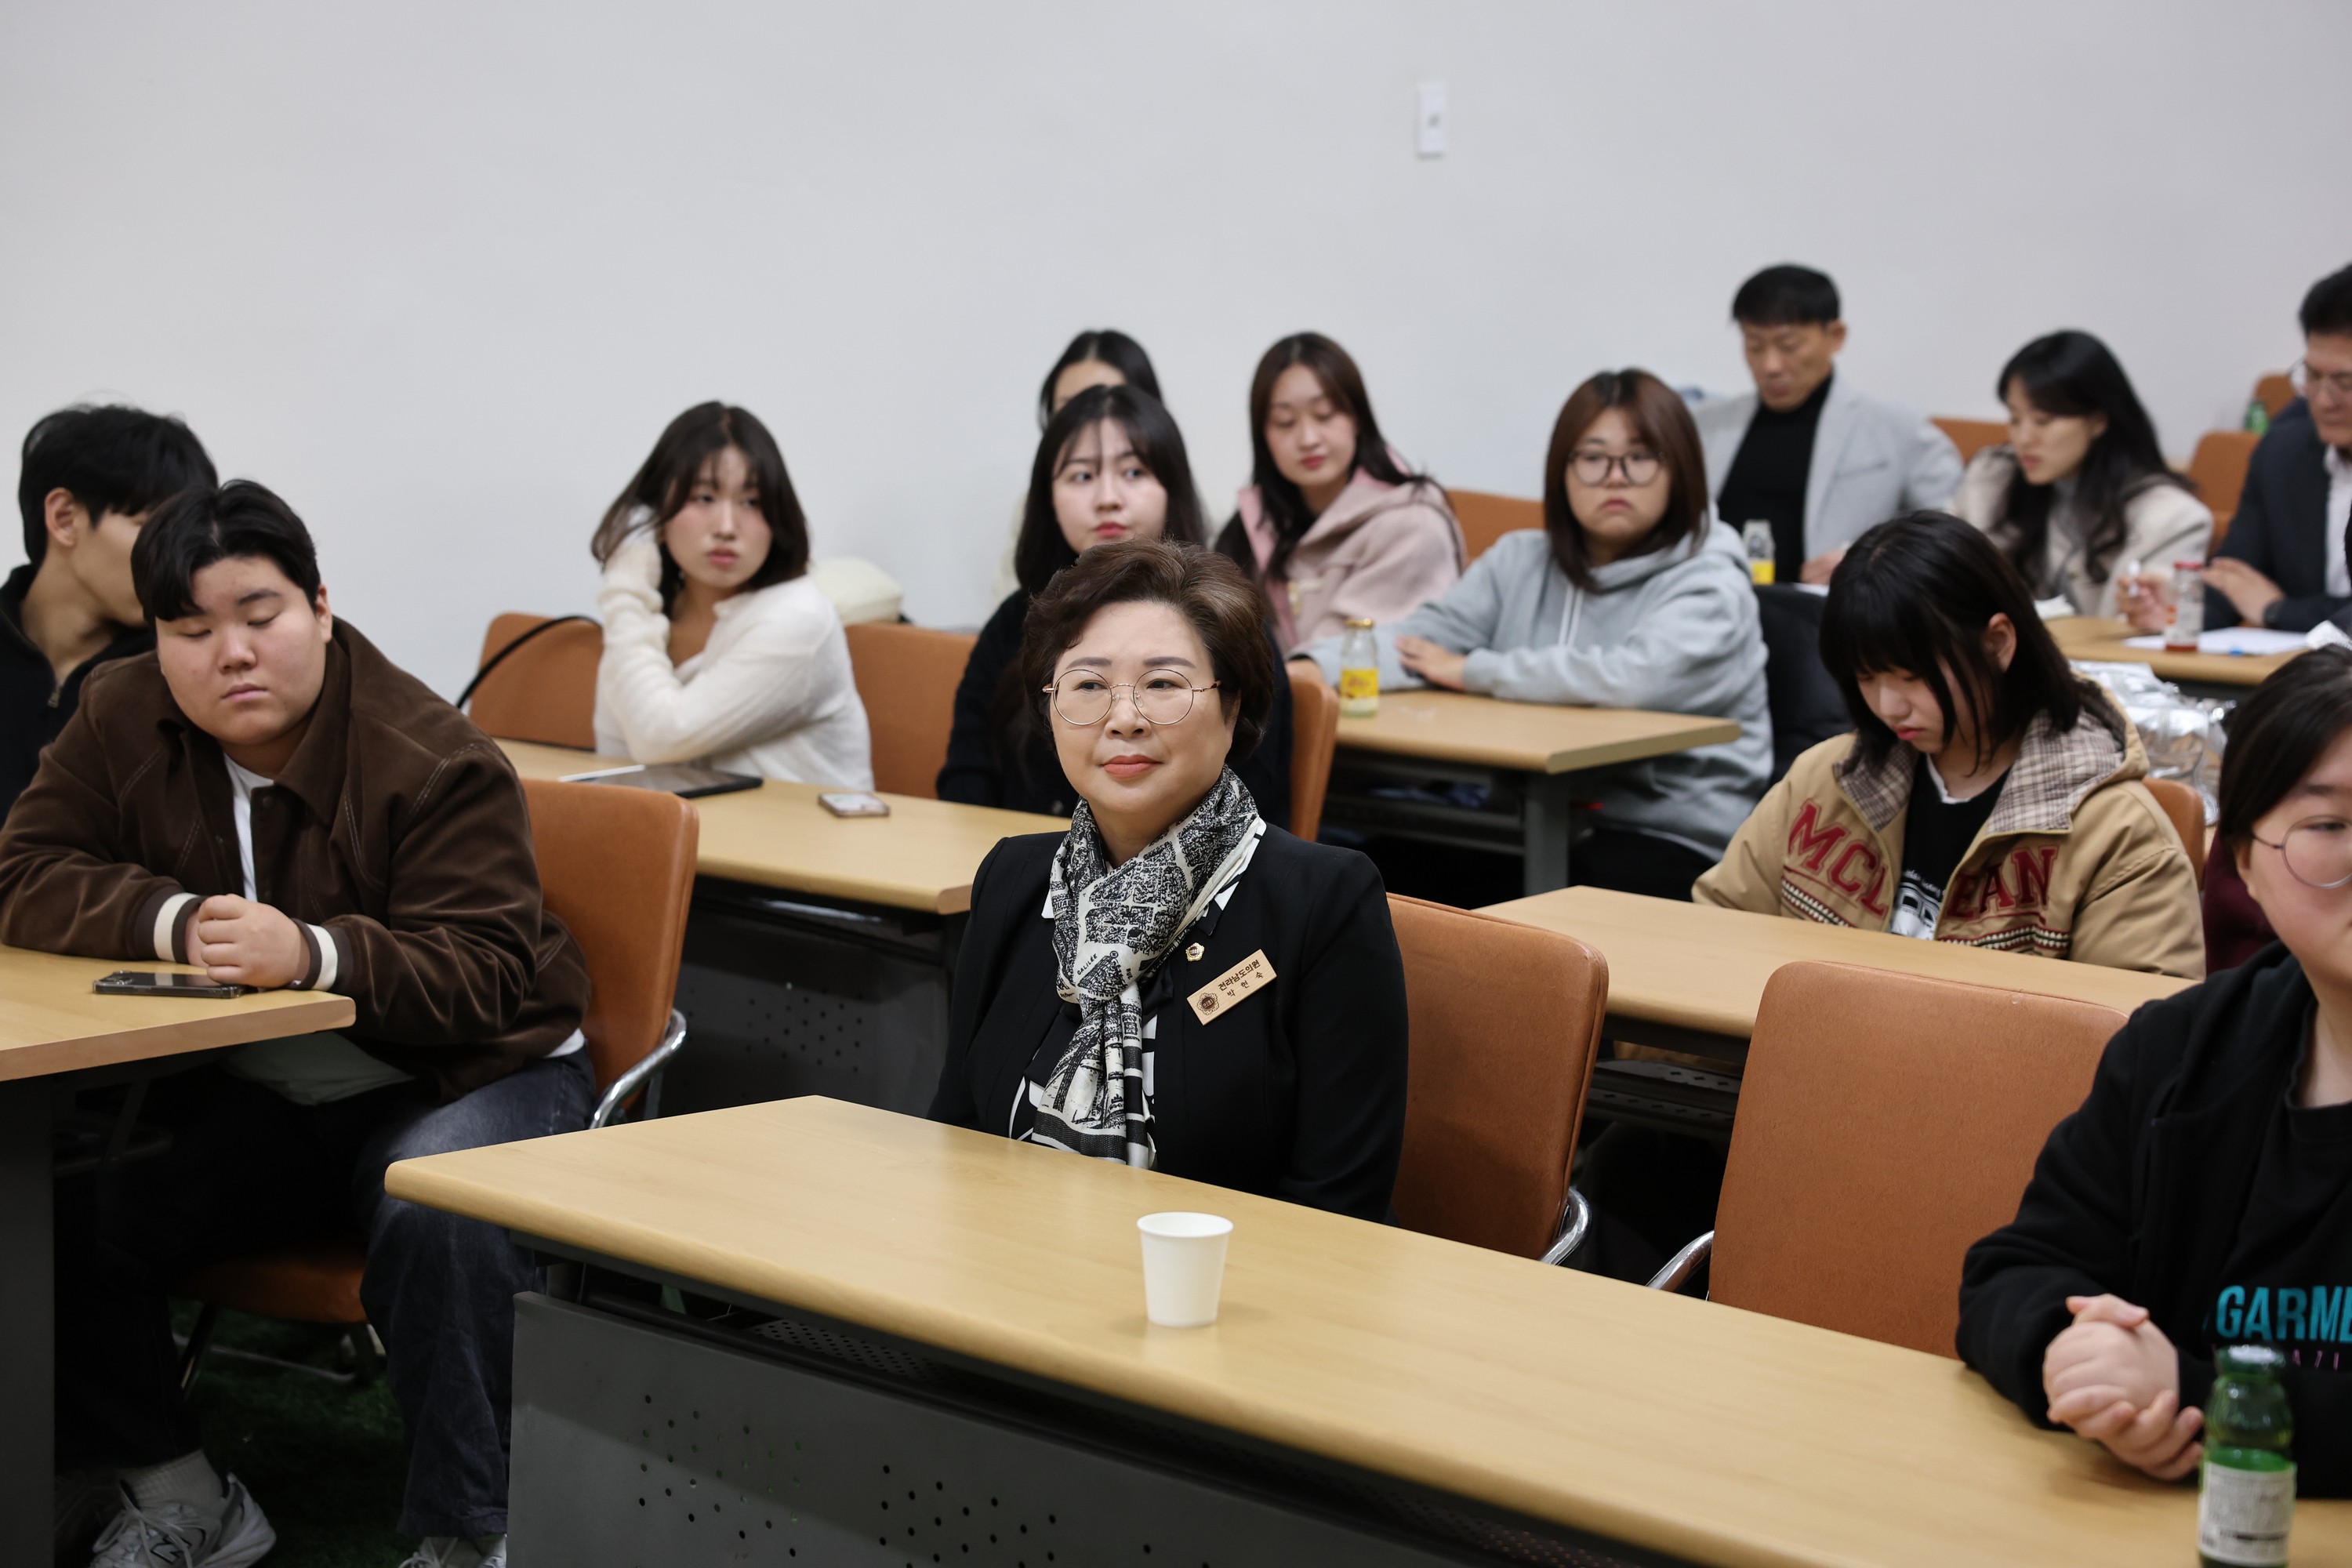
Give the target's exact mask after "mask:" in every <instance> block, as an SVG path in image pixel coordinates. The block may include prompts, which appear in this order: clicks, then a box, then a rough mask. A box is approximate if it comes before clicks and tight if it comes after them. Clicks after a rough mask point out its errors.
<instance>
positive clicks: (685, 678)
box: [589, 403, 874, 789]
mask: <svg viewBox="0 0 2352 1568" xmlns="http://www.w3.org/2000/svg"><path fill="white" fill-rule="evenodd" d="M589 548H590V549H591V551H592V552H593V553H594V555H595V557H596V561H597V563H598V564H600V565H601V566H603V567H604V587H603V588H602V590H600V591H599V592H598V594H597V595H596V605H597V608H598V609H600V610H601V611H603V612H604V658H602V659H601V660H599V661H598V663H597V666H596V718H595V724H596V749H597V750H598V751H600V752H604V753H605V754H607V755H609V756H625V757H628V758H630V759H631V760H632V761H635V762H640V763H683V762H698V763H709V764H710V765H711V766H714V767H720V768H729V769H732V770H734V771H736V772H740V773H757V774H759V775H760V776H761V777H762V778H772V779H790V780H794V781H797V782H800V783H803V784H839V785H844V786H846V787H848V788H852V789H871V788H873V787H874V759H873V746H872V742H871V739H870V737H869V736H868V734H867V732H866V710H865V708H864V706H863V705H861V704H860V703H859V701H858V700H857V687H856V682H855V681H854V680H853V679H851V677H850V669H849V644H848V641H847V639H846V638H845V637H843V636H842V632H841V616H840V614H839V612H838V611H836V610H835V607H834V604H833V600H832V599H831V598H829V597H828V596H827V595H826V594H825V592H824V589H823V588H821V587H819V586H818V585H817V584H815V583H814V582H813V581H812V580H811V579H810V577H809V574H808V564H809V545H808V521H807V519H806V518H805V517H803V515H802V512H801V503H800V499H799V498H798V497H797V496H795V495H794V494H793V481H792V476H791V475H789V474H787V473H786V472H785V471H784V458H783V454H782V452H780V451H779V450H777V448H776V440H775V437H772V436H771V435H769V434H768V427H767V426H764V425H762V424H761V423H760V421H759V420H758V419H756V418H754V417H753V416H752V415H751V411H750V410H749V409H744V408H733V407H730V406H729V405H726V404H723V403H704V404H698V405H696V406H694V407H692V408H689V409H688V410H687V411H686V412H685V413H683V414H681V415H679V416H677V418H676V419H673V420H671V421H670V425H669V428H668V429H667V430H664V431H663V432H662V434H661V439H660V440H658V441H656V442H655V443H654V449H653V453H652V455H651V456H649V457H648V458H646V461H645V465H644V466H643V467H642V468H639V469H638V470H637V472H636V476H635V478H634V479H630V481H629V483H628V487H627V488H626V489H624V490H622V492H621V493H620V495H619V496H618V497H617V498H615V499H614V502H613V504H612V505H611V506H610V507H609V508H607V509H606V510H605V512H604V521H603V522H601V523H600V524H598V525H597V528H596V534H595V538H594V539H593V541H592V542H591V544H590V546H589Z"/></svg>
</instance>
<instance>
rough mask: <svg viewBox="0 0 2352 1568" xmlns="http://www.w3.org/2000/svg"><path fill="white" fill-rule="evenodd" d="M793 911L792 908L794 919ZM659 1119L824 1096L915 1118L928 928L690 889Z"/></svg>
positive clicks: (870, 914)
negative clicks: (680, 1043) (677, 1047)
mask: <svg viewBox="0 0 2352 1568" xmlns="http://www.w3.org/2000/svg"><path fill="white" fill-rule="evenodd" d="M795 908H797V909H798V910H799V911H800V912H794V910H795ZM677 1005H678V1008H679V1010H680V1011H681V1012H683V1013H684V1014H685V1015H686V1017H687V1027H688V1035H687V1048H686V1049H685V1051H684V1052H682V1053H681V1054H680V1055H679V1057H678V1058H677V1061H676V1062H675V1063H673V1064H672V1065H671V1067H670V1068H668V1069H667V1072H666V1074H665V1075H664V1082H663V1088H662V1106H663V1108H664V1110H667V1111H671V1112H678V1111H687V1110H714V1109H716V1108H718V1107H720V1106H727V1105H744V1104H751V1103H754V1102H757V1101H761V1100H781V1099H785V1098H788V1097H790V1096H793V1095H801V1094H824V1095H830V1096H832V1097H833V1098H835V1099H836V1100H850V1101H853V1102H855V1103H856V1104H860V1105H874V1106H879V1107H881V1108H883V1109H884V1110H898V1111H905V1112H908V1113H912V1114H920V1113H921V1112H922V1111H923V1110H924V1109H925V1108H926V1107H928V1106H929V1104H930V1101H931V1095H932V1092H933V1090H934V1089H936V1088H937V1086H938V1083H939V1076H940V1067H941V1065H942V1064H943V1063H944V1062H945V1060H946V1058H947V1030H948V972H947V968H946V944H945V941H944V931H943V929H942V926H941V922H940V921H938V920H935V919H926V918H925V917H920V916H908V917H904V918H900V917H896V916H893V915H890V914H887V913H881V912H875V911H865V910H855V909H848V908H844V909H841V910H837V911H835V912H834V915H833V916H832V917H830V918H829V917H828V915H827V913H826V912H825V911H824V907H823V906H820V905H816V904H813V903H803V902H802V901H801V900H781V899H772V898H770V899H764V900H763V899H762V898H761V895H759V894H757V893H754V892H749V891H744V890H740V889H737V888H736V887H735V885H733V884H727V883H718V884H698V890H697V894H696V898H695V903H694V909H693V912H692V914H691V916H690V918H689V919H688V922H687V933H686V952H685V955H684V962H683V963H682V964H681V966H680V968H679V971H678V982H677Z"/></svg>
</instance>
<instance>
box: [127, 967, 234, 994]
mask: <svg viewBox="0 0 2352 1568" xmlns="http://www.w3.org/2000/svg"><path fill="white" fill-rule="evenodd" d="M90 989H91V990H93V991H102V992H104V993H105V994H107V995H109V996H242V995H244V994H246V993H247V992H248V991H250V990H252V989H253V987H252V986H250V985H230V984H226V983H224V982H222V981H218V980H215V979H214V978H213V977H212V976H211V975H209V974H182V973H179V972H177V971H176V970H169V969H118V970H116V971H115V972H114V973H111V974H108V975H103V976H101V977H100V979H99V980H98V982H97V984H93V985H92V986H91V987H90Z"/></svg>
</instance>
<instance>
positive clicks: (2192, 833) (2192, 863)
mask: <svg viewBox="0 0 2352 1568" xmlns="http://www.w3.org/2000/svg"><path fill="white" fill-rule="evenodd" d="M2140 782H2141V783H2142V784H2146V785H2147V793H2148V794H2150V795H2154V796H2156V804H2157V805H2160V806H2162V807H2164V815H2165V816H2168V817H2170V818H2171V819H2172V826H2173V830H2174V831H2175V832H2177V833H2179V835H2180V847H2182V848H2183V849H2186V850H2188V851H2189V867H2190V868H2191V869H2193V870H2194V871H2195V872H2196V873H2197V885H2198V886H2199V887H2200V888H2202V887H2204V885H2205V797H2204V796H2203V795H2199V794H2198V793H2197V792H2196V790H2194V789H2192V788H2191V787H2189V785H2188V784H2182V783H2181V782H2180V781H2179V779H2142V780H2141V781H2140Z"/></svg>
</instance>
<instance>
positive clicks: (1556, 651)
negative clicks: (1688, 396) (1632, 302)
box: [1306, 370, 1772, 899]
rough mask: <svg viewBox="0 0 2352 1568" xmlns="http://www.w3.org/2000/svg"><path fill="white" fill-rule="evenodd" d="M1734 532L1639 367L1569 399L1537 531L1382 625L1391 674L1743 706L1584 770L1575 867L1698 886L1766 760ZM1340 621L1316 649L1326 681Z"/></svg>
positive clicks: (1629, 886) (1663, 702)
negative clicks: (1709, 725)
mask: <svg viewBox="0 0 2352 1568" xmlns="http://www.w3.org/2000/svg"><path fill="white" fill-rule="evenodd" d="M1747 562H1748V558H1747V555H1746V552H1744V551H1743V549H1742V548H1741V546H1740V542H1739V539H1738V535H1736V534H1734V533H1733V532H1732V531H1730V530H1729V529H1727V528H1725V527H1724V526H1722V525H1721V524H1720V523H1717V522H1716V521H1714V517H1713V514H1712V512H1711V510H1710V509H1709V508H1708V505H1707V498H1706V461H1705V458H1703V457H1702V455H1701V452H1700V447H1699V440H1698V431H1697V428H1696V426H1694V425H1693V423H1692V421H1691V416H1690V410H1689V409H1688V408H1687V407H1686V406H1685V405H1684V403H1683V400H1682V399H1681V398H1679V397H1677V396H1675V394H1674V392H1673V390H1672V389H1671V388H1669V387H1668V386H1667V385H1666V384H1664V382H1661V381H1660V380H1659V379H1658V378H1657V377H1656V376H1654V375H1652V374H1650V373H1649V372H1647V371H1643V370H1622V371H1603V372H1602V373H1601V374H1599V375H1596V376H1594V377H1592V378H1591V380H1589V381H1587V382H1586V383H1585V384H1583V385H1582V386H1580V387H1578V388H1577V389H1576V391H1575V392H1574V393H1572V394H1571V395H1570V396H1569V399H1568V402H1567V403H1566V404H1564V405H1562V406H1561V408H1560V411H1559V419H1558V420H1557V421H1555V422H1554V424H1553V426H1552V437H1551V447H1550V450H1549V452H1548V453H1547V454H1546V456H1545V458H1544V528H1543V531H1541V532H1538V531H1535V530H1534V529H1528V530H1527V531H1523V532H1519V533H1507V534H1505V535H1504V536H1503V537H1502V538H1501V539H1499V540H1497V541H1496V542H1495V544H1494V545H1493V547H1492V548H1490V549H1489V550H1488V551H1487V552H1486V553H1485V554H1484V555H1481V556H1480V557H1478V559H1477V561H1476V562H1475V563H1473V564H1472V565H1471V568H1470V570H1469V572H1468V573H1467V574H1465V575H1464V576H1463V578H1462V580H1461V582H1459V583H1458V584H1454V588H1453V589H1452V590H1451V591H1450V592H1448V593H1447V594H1446V595H1444V597H1443V598H1441V599H1439V600H1437V601H1436V602H1435V603H1433V604H1431V605H1425V606H1423V608H1421V609H1420V610H1417V611H1415V612H1414V613H1412V614H1411V615H1409V616H1404V617H1403V618H1402V619H1401V620H1398V621H1395V622H1392V623H1391V624H1389V625H1386V626H1382V627H1381V629H1380V631H1379V632H1378V634H1377V641H1378V643H1379V645H1380V658H1381V684H1382V685H1383V686H1384V687H1385V686H1395V685H1402V686H1413V685H1419V684H1422V683H1423V682H1426V683H1428V684H1430V685H1433V686H1442V687H1447V688H1451V689H1457V690H1465V691H1475V692H1481V693H1484V694H1485V695H1486V696H1489V697H1500V698H1503V699H1505V700H1509V701H1515V702H1557V703H1575V704H1585V705H1590V706H1592V707H1600V708H1656V709H1664V710H1669V711H1672V712H1676V713H1712V714H1719V715H1721V716H1723V717H1725V718H1727V719H1736V720H1738V721H1739V726H1740V734H1739V738H1738V740H1736V741H1727V742H1721V743H1720V744H1717V745H1712V746H1700V747H1697V748H1696V749H1694V750H1692V751H1688V752H1675V753H1674V754H1672V755H1670V756H1664V757H1657V758H1654V759H1652V760H1650V761H1647V762H1640V763H1623V764H1621V765H1619V766H1617V767H1613V768H1606V769H1602V770H1600V771H1599V772H1597V773H1594V774H1593V775H1592V776H1591V788H1590V789H1589V791H1585V792H1583V793H1585V794H1586V795H1588V796H1589V798H1591V799H1593V800H1595V801H1597V802H1598V803H1599V805H1600V809H1599V810H1598V811H1594V812H1587V813H1580V814H1579V815H1580V816H1585V817H1587V818H1588V821H1587V823H1586V825H1585V827H1586V831H1585V833H1584V837H1581V838H1580V839H1579V840H1578V842H1577V845H1576V847H1575V848H1574V849H1573V851H1572V852H1571V853H1570V857H1569V867H1570V873H1571V874H1572V876H1573V877H1574V879H1576V880H1577V881H1579V882H1585V883H1591V884H1594V885H1597V886H1601V887H1607V888H1617V889H1622V890H1624V891H1626V892H1634V893H1647V894H1651V895H1654V896H1656V897H1660V898H1674V899H1680V898H1687V897H1688V896H1689V893H1690V885H1691V881H1692V879H1694V878H1696V877H1697V876H1698V875H1699V874H1700V873H1701V872H1703V871H1705V870H1706V868H1708V867H1709V866H1711V865H1713V864H1714V863H1715V861H1716V859H1717V857H1718V856H1720V855H1721V854H1722V853H1723V847H1724V845H1725V844H1726V843H1727V842H1728V840H1729V839H1730V837H1731V835H1732V832H1733V831H1734V830H1735V829H1736V828H1738V826H1739V823H1740V820H1741V819H1742V818H1743V817H1745V816H1747V815H1748V807H1750V806H1751V805H1755V803H1756V797H1757V795H1759V793H1760V792H1761V791H1762V790H1763V788H1764V781H1765V779H1766V777H1767V776H1769V773H1770V771H1771V766H1772V725H1771V715H1770V710H1769V707H1768V706H1767V704H1766V701H1765V692H1764V642H1763V634H1762V631H1761V629H1760V626H1759V621H1758V616H1757V611H1756V595H1755V591H1754V589H1753V588H1752V587H1751V586H1750V585H1749V581H1748V563H1747ZM1339 644H1340V639H1339V637H1329V638H1326V639H1325V640H1323V641H1322V642H1319V643H1317V644H1316V645H1314V647H1312V648H1311V649H1308V650H1306V651H1307V653H1308V654H1309V655H1310V656H1311V657H1312V658H1314V659H1315V661H1316V663H1317V664H1318V666H1319V667H1320V668H1322V671H1323V674H1324V676H1325V678H1326V679H1329V680H1332V681H1334V682H1335V683H1336V682H1337V680H1338V679H1339Z"/></svg>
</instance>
